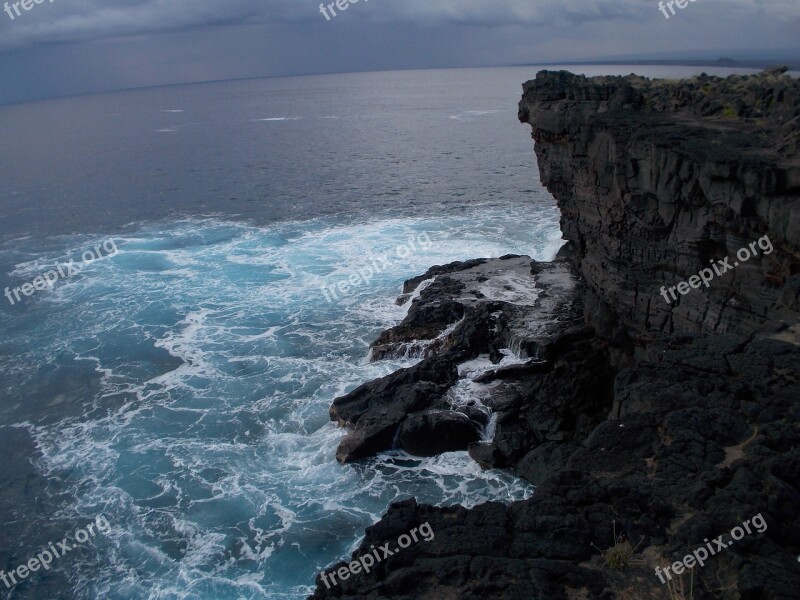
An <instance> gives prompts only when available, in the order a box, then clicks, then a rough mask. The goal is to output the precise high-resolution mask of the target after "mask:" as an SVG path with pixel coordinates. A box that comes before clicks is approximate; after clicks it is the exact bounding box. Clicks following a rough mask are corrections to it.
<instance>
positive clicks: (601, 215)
mask: <svg viewBox="0 0 800 600" xmlns="http://www.w3.org/2000/svg"><path fill="white" fill-rule="evenodd" d="M519 114H520V120H522V121H525V122H527V123H530V124H531V125H532V127H533V137H534V139H535V140H536V154H537V156H538V158H539V170H540V173H541V178H542V182H543V183H544V184H545V185H546V186H547V188H548V189H549V190H550V192H552V194H553V195H554V196H555V197H556V199H557V201H558V205H559V207H560V208H561V214H562V219H561V229H562V231H563V233H564V237H565V238H566V239H568V240H571V241H572V242H573V243H574V247H575V249H576V250H577V253H578V264H579V267H580V270H581V273H582V274H583V276H584V277H585V280H586V282H587V283H588V285H589V287H590V289H591V290H592V291H593V292H594V294H595V295H596V296H597V301H596V303H595V305H594V306H593V307H590V308H593V309H594V310H589V311H588V315H589V316H590V317H592V316H593V315H596V314H598V313H599V314H602V313H612V314H613V315H615V316H616V317H618V318H619V319H621V320H622V321H624V323H625V325H626V327H628V328H634V329H635V330H637V331H638V332H639V333H647V332H651V331H662V332H667V333H670V332H673V331H687V330H689V331H713V332H744V333H751V332H753V331H756V330H757V329H759V328H760V327H762V326H763V324H764V323H765V321H768V320H771V319H782V318H786V319H789V320H790V321H791V324H794V323H796V314H792V313H791V312H789V313H785V312H782V311H781V310H780V309H781V308H782V304H783V303H784V302H786V301H787V300H788V301H789V302H790V303H791V299H792V298H794V297H795V294H794V293H792V292H791V291H788V290H787V291H786V292H784V290H785V289H786V288H787V285H792V284H791V283H790V280H789V278H790V277H791V276H792V275H794V274H797V273H798V272H800V211H798V202H800V160H798V154H797V148H798V140H800V82H798V80H797V79H793V78H789V77H787V76H781V75H780V74H779V73H777V72H771V73H765V74H762V75H759V76H750V77H737V76H732V77H729V78H727V79H720V78H717V77H708V76H700V77H696V78H694V79H691V80H688V81H679V82H668V81H659V80H656V81H651V80H648V79H644V78H641V77H633V76H631V77H599V78H590V79H587V78H586V77H582V76H577V75H572V74H571V73H567V72H564V71H562V72H557V73H556V72H546V71H544V72H541V73H539V74H538V76H537V78H536V79H535V80H534V81H530V82H528V83H527V84H525V86H524V95H523V98H522V101H521V103H520V113H519ZM764 236H767V237H768V241H771V243H772V244H771V245H772V246H773V248H774V249H773V250H772V251H771V252H770V251H769V250H770V248H769V245H768V244H767V242H766V241H765V242H764V246H765V248H764V249H761V248H759V247H758V246H756V249H757V255H756V256H755V257H753V258H750V259H749V260H748V261H747V262H742V264H741V265H740V266H739V267H738V268H736V269H734V270H732V271H730V272H728V273H725V274H724V275H721V276H716V274H715V277H714V279H713V280H712V281H711V283H710V287H708V288H706V287H705V286H704V285H703V286H702V287H701V288H700V289H692V290H691V291H690V292H689V293H688V294H686V295H680V294H678V293H677V292H675V294H676V296H677V298H678V300H677V302H675V301H673V302H672V304H669V303H667V301H665V300H664V298H663V297H662V296H661V288H662V286H663V287H665V288H669V287H671V286H676V285H677V284H678V283H679V282H681V281H686V280H689V278H690V277H691V276H693V275H696V274H697V273H699V272H700V271H701V270H702V269H706V268H708V267H710V262H711V261H712V260H713V261H718V260H722V259H724V258H726V257H730V259H731V260H730V264H731V265H733V263H734V262H738V259H737V257H736V253H737V251H738V250H740V249H741V248H747V247H748V246H749V245H750V244H751V243H754V242H756V243H757V242H758V240H760V239H763V238H764ZM701 285H702V284H701ZM792 289H796V288H792ZM668 297H669V296H668ZM589 304H590V303H588V302H587V307H588V306H589ZM790 308H791V306H790ZM795 310H796V309H795ZM601 318H602V317H601ZM591 322H592V323H593V324H594V325H598V322H597V320H593V321H591ZM605 333H606V335H611V334H610V332H605Z"/></svg>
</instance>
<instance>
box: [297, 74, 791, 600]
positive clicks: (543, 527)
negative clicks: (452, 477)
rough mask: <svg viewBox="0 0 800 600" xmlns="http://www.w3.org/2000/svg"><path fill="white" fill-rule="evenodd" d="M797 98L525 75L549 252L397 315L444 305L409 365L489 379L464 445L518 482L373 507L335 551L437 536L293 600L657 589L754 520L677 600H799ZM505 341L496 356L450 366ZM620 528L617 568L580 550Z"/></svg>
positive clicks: (772, 92) (758, 88)
mask: <svg viewBox="0 0 800 600" xmlns="http://www.w3.org/2000/svg"><path fill="white" fill-rule="evenodd" d="M799 90H800V83H799V82H798V81H797V80H796V79H791V78H789V77H787V76H785V75H784V74H783V70H776V71H771V72H767V73H763V74H761V75H758V76H748V77H744V76H732V77H729V78H727V79H719V78H714V77H708V76H706V75H702V76H700V77H697V78H694V79H692V80H688V81H684V82H658V81H649V80H646V79H644V78H641V77H636V76H630V77H625V78H618V77H601V78H592V79H587V78H584V77H578V76H575V75H571V74H569V73H565V72H560V73H550V72H542V73H540V74H539V75H538V76H537V79H536V81H534V82H529V83H528V84H526V86H525V95H524V97H523V100H522V103H521V105H520V118H521V119H522V120H523V121H526V122H530V123H531V124H532V125H533V127H534V138H535V139H536V142H537V143H536V151H537V156H538V158H539V166H540V171H541V173H542V179H543V181H544V182H545V183H546V184H547V185H548V188H549V189H550V190H551V191H552V192H553V194H554V195H555V196H556V199H557V201H558V203H559V206H560V207H561V211H562V230H563V231H564V233H565V236H566V237H567V238H568V239H569V240H570V243H569V244H568V246H567V247H566V248H565V249H562V252H560V253H559V260H557V261H556V262H554V263H532V264H529V265H527V269H528V274H529V275H530V277H532V278H533V281H534V285H533V286H529V287H527V288H526V286H523V288H524V289H528V290H529V293H528V296H527V297H525V294H519V295H517V296H515V297H514V298H505V299H501V298H499V297H497V296H496V293H495V292H496V290H497V289H498V288H497V287H496V286H495V287H494V288H493V289H494V290H495V292H490V293H489V294H483V292H481V294H480V295H479V294H477V293H475V292H480V291H481V288H480V287H478V286H479V285H482V284H483V283H485V281H487V280H490V279H491V273H489V275H487V274H486V273H487V272H490V271H492V270H494V276H495V277H497V274H498V272H499V271H500V270H501V269H500V267H499V265H498V264H497V263H495V264H492V261H486V262H482V263H481V264H480V265H471V266H469V267H465V268H463V269H458V268H456V269H453V270H451V271H448V273H447V274H446V276H447V277H449V278H452V279H453V280H454V281H459V282H460V284H461V285H460V286H458V289H459V291H458V294H460V296H459V297H458V299H456V298H455V297H454V296H452V294H451V295H450V296H447V292H446V291H445V288H446V287H447V286H443V287H442V291H441V294H440V295H437V294H433V295H430V296H428V297H426V298H425V299H423V300H421V301H420V299H421V298H422V295H421V294H420V298H418V299H417V301H420V302H419V304H418V305H417V306H416V307H414V306H413V305H412V307H411V308H412V310H418V311H423V312H424V311H427V310H429V309H431V307H432V306H434V303H436V302H447V301H455V300H458V301H459V302H462V303H463V305H464V313H463V317H462V319H461V321H460V322H459V323H458V325H457V326H456V327H455V328H454V329H453V331H452V332H450V333H449V334H447V335H444V336H443V338H442V339H441V340H438V341H437V342H436V343H431V344H429V345H428V346H427V355H428V357H429V358H427V359H425V360H426V361H430V360H433V359H434V358H435V357H438V358H439V359H443V360H446V359H447V360H451V361H455V362H453V363H451V366H452V368H456V369H458V370H459V373H460V375H457V377H462V378H463V377H467V376H469V377H471V378H472V381H473V382H478V380H480V381H481V382H484V383H490V384H491V395H490V397H488V398H486V399H485V400H484V401H483V403H484V405H485V406H487V407H488V408H490V409H491V410H492V411H493V412H494V418H495V434H494V437H493V439H492V440H491V441H484V442H479V443H473V444H471V445H470V446H469V452H470V455H471V456H472V457H473V458H474V459H475V460H476V461H477V462H478V463H479V464H481V466H483V467H484V468H493V467H496V468H511V469H513V470H514V471H515V472H516V473H517V474H519V475H520V476H522V477H525V478H526V479H528V480H529V481H531V482H533V483H534V484H535V485H536V492H535V494H534V495H533V496H532V497H531V498H528V499H527V500H524V501H520V502H515V503H513V504H511V505H509V506H505V505H502V504H497V503H487V504H483V505H480V506H477V507H475V508H474V509H472V510H465V509H464V508H462V507H459V506H456V507H441V508H437V507H432V506H425V505H418V504H417V503H416V502H415V501H413V500H409V501H406V502H403V503H398V504H394V505H392V506H391V507H390V508H389V510H388V511H387V513H386V514H385V515H384V517H383V518H382V519H381V521H380V522H378V523H377V524H376V525H374V526H373V527H371V528H369V529H368V530H367V535H366V538H365V540H364V543H363V544H362V546H361V548H360V549H359V550H356V552H355V554H354V556H358V555H360V553H363V552H365V551H367V548H369V547H370V545H372V544H375V545H378V544H381V543H384V542H394V540H396V539H397V536H398V535H400V534H401V533H404V532H406V531H407V530H409V529H410V528H412V527H414V526H416V525H418V524H419V523H422V522H428V523H430V525H431V526H432V528H433V530H434V531H435V532H436V538H435V540H432V541H430V542H424V543H421V544H419V545H416V546H412V547H410V548H408V549H406V550H404V551H402V552H401V553H399V554H397V555H395V556H393V557H391V558H390V559H389V560H388V561H387V562H386V563H384V564H382V565H381V568H380V569H377V570H375V571H373V572H372V573H370V574H364V575H361V576H358V577H355V578H351V579H349V580H348V581H346V582H343V583H342V585H341V586H340V587H337V588H335V589H333V590H327V589H326V588H325V587H323V585H321V583H320V582H319V581H318V585H317V589H316V592H315V594H314V595H313V596H312V598H314V599H317V600H319V599H322V598H332V597H346V598H351V599H362V598H363V599H365V600H366V599H367V598H395V599H409V600H410V599H412V598H415V599H416V598H437V599H438V598H444V599H450V598H452V599H453V600H456V599H458V600H461V599H476V600H477V599H478V598H480V599H481V600H483V599H495V598H496V599H517V598H519V599H523V598H524V599H525V600H527V599H529V598H534V599H537V600H538V599H544V598H547V599H550V598H555V599H561V600H568V599H579V598H580V599H590V598H591V599H612V598H636V599H637V600H639V599H642V600H644V599H651V598H652V599H656V598H665V597H667V595H669V592H668V590H667V589H666V586H665V585H663V584H662V583H661V582H660V581H659V579H658V578H657V577H656V575H655V574H654V568H655V567H656V566H659V567H665V566H667V565H671V564H672V563H673V562H674V561H676V560H679V559H681V558H683V557H684V556H686V555H688V554H690V553H691V552H692V551H693V550H694V549H696V548H698V547H701V546H703V545H704V540H706V539H709V540H710V539H713V538H716V537H717V536H720V535H723V534H727V535H728V536H729V532H730V531H731V529H732V528H734V527H737V526H739V525H740V524H742V522H743V521H745V520H747V519H750V518H752V517H754V516H756V515H761V516H762V517H763V519H764V522H765V523H766V524H767V526H768V527H767V528H766V529H764V530H763V531H754V532H753V533H751V534H748V535H746V536H745V537H744V538H743V539H742V540H740V541H737V542H736V543H735V544H732V545H730V546H729V547H728V548H726V549H724V550H722V551H721V552H718V553H716V554H714V555H712V556H711V557H709V558H708V559H707V561H706V564H705V565H704V566H702V567H700V566H697V567H696V568H695V569H694V571H693V581H694V584H693V589H692V590H691V591H690V590H689V589H688V587H689V579H688V577H683V578H682V581H683V583H684V585H685V586H686V593H685V596H686V597H690V596H691V597H692V598H694V599H695V600H712V599H715V600H716V599H720V598H721V599H723V600H734V599H736V600H740V599H746V600H754V599H764V600H766V599H769V600H789V599H795V598H800V593H798V590H799V589H800V570H798V563H797V557H798V556H800V542H798V539H800V537H799V536H798V534H800V429H799V428H798V425H797V423H798V422H799V419H800V404H798V399H800V325H798V323H800V315H798V313H797V310H798V299H797V298H798V289H799V287H798V283H797V281H798V273H800V266H799V265H800V262H799V259H798V257H800V252H798V247H800V205H798V202H797V201H798V195H799V194H800V170H798V168H799V167H800V162H798V155H797V146H798V123H799V122H800V120H799V119H798V115H799V114H800V94H799V93H798V91H799ZM762 235H769V239H770V240H771V242H772V244H773V247H774V252H773V253H771V254H769V255H766V256H765V257H763V260H759V261H756V262H754V263H752V264H748V265H746V266H744V267H738V268H737V269H736V270H735V272H734V273H733V275H732V276H728V277H721V278H718V279H715V280H714V281H713V284H712V286H711V287H710V288H709V289H708V290H706V289H702V290H700V289H695V290H692V292H691V293H690V294H688V295H686V296H682V297H681V301H680V302H678V303H677V304H676V305H674V306H668V305H666V303H665V302H664V301H663V300H662V299H660V297H659V288H660V286H661V285H664V284H667V283H669V282H670V281H672V280H673V279H674V278H675V277H679V278H682V279H685V278H688V276H689V275H691V274H694V273H696V272H697V271H699V269H700V268H703V267H704V266H705V265H706V264H707V259H710V258H714V259H716V258H722V257H723V256H725V255H731V254H733V253H735V252H736V250H737V249H739V248H741V247H743V246H746V245H747V244H749V243H750V242H752V241H755V240H756V239H758V237H759V236H762ZM514 260H519V259H510V262H509V261H507V262H506V266H508V265H510V264H513V261H514ZM564 261H570V262H572V263H574V264H575V265H576V267H577V268H578V269H579V270H580V273H581V275H582V277H581V280H578V281H576V280H575V278H573V277H572V276H571V274H570V269H569V266H568V264H567V263H566V262H564ZM522 267H523V265H522V264H518V265H517V266H516V267H514V268H513V271H514V273H520V272H521V270H522ZM477 269H483V270H484V273H483V274H481V275H478V271H477ZM442 275H445V273H442ZM428 279H430V277H429V278H428ZM419 281H422V280H419ZM434 284H435V281H434ZM490 288H491V286H490ZM452 289H453V290H454V289H455V288H452ZM410 291H411V290H407V292H408V293H410ZM487 296H488V297H487ZM415 302H416V301H415ZM492 302H496V303H498V304H496V305H492V304H490V303H492ZM659 302H661V303H662V304H664V306H661V305H660V304H659ZM665 306H666V307H667V308H665ZM488 308H491V309H492V311H491V312H489V311H488ZM434 312H435V311H434ZM414 318H415V319H422V320H423V321H424V317H423V316H415V317H414ZM408 331H410V329H409V330H408ZM467 331H472V332H473V333H471V334H468V335H467V334H466V333H465V332H467ZM457 332H461V334H459V335H460V337H459V335H457ZM439 335H441V333H440V334H439ZM397 338H398V340H402V339H403V336H402V333H401V330H398V335H397ZM406 341H407V340H406ZM512 344H513V345H514V348H515V351H516V354H517V356H518V358H519V362H518V364H516V365H514V366H511V367H509V366H504V365H500V366H495V367H494V368H489V369H484V370H483V371H481V372H479V373H475V372H472V373H467V371H466V370H465V367H464V363H463V362H462V361H464V360H466V358H467V357H470V358H472V357H475V356H477V355H478V354H480V355H485V356H490V357H491V358H492V359H493V360H494V361H495V362H499V360H500V356H501V354H502V352H501V350H502V349H503V348H508V347H510V346H511V345H512ZM525 359H528V360H525ZM456 365H457V366H456ZM451 375H452V371H451ZM407 383H408V384H409V385H413V379H412V380H410V381H408V382H407ZM367 400H368V399H367V398H362V401H364V402H366V401H367ZM439 400H440V401H441V400H442V399H441V398H440V399H439ZM367 404H370V405H371V402H367ZM436 409H437V407H436V406H435V402H433V403H431V406H429V407H428V408H427V409H426V410H436ZM419 414H420V413H417V414H416V415H414V417H413V418H414V419H415V421H416V420H417V419H419V420H423V421H424V420H425V417H422V416H419ZM459 418H461V419H464V417H459ZM620 536H623V537H624V539H626V540H630V541H631V542H632V544H631V545H632V546H636V550H635V557H634V560H633V561H632V562H631V563H630V564H629V565H628V566H627V567H626V568H625V569H624V570H623V571H621V572H617V571H614V570H613V569H611V568H610V566H609V564H608V563H607V562H606V560H605V559H604V558H603V557H602V556H601V551H603V550H606V549H607V548H610V547H612V546H614V545H615V544H616V543H618V542H620V540H621V539H623V538H621V537H620ZM598 548H599V549H598Z"/></svg>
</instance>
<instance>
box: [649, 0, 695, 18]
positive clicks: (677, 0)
mask: <svg viewBox="0 0 800 600" xmlns="http://www.w3.org/2000/svg"><path fill="white" fill-rule="evenodd" d="M690 2H692V3H694V2H697V0H669V2H666V3H665V2H664V1H663V0H662V1H661V2H659V3H658V10H660V11H661V12H662V13H664V16H665V17H666V18H667V19H669V13H668V12H667V7H669V10H670V12H671V13H672V15H673V16H674V15H675V14H677V13H676V12H675V6H677V7H678V8H680V9H681V10H683V9H684V8H686V7H687V6H689V3H690Z"/></svg>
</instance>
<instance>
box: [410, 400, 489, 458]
mask: <svg viewBox="0 0 800 600" xmlns="http://www.w3.org/2000/svg"><path fill="white" fill-rule="evenodd" d="M479 439H480V432H479V431H478V427H476V425H475V423H474V422H473V421H471V420H470V419H469V417H467V416H466V415H463V414H461V413H457V412H443V411H441V412H427V413H422V414H419V413H418V414H414V415H411V416H409V417H408V418H407V419H406V420H405V421H403V424H402V425H401V426H400V432H399V433H398V436H397V445H398V446H399V447H400V448H402V449H403V450H405V451H406V452H408V453H409V454H414V455H416V456H436V455H437V454H442V453H443V452H455V451H456V450H466V449H467V448H468V447H469V445H470V444H471V443H472V442H476V441H478V440H479Z"/></svg>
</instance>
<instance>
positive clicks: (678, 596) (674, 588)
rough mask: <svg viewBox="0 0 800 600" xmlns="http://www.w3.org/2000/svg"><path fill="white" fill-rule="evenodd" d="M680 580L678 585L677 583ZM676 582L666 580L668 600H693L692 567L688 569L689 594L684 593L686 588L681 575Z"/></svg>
mask: <svg viewBox="0 0 800 600" xmlns="http://www.w3.org/2000/svg"><path fill="white" fill-rule="evenodd" d="M678 582H680V585H679V584H678ZM678 582H675V581H672V580H671V579H670V580H669V581H667V592H668V593H669V600H694V569H689V595H688V596H687V595H686V588H685V587H684V585H683V577H681V578H680V579H679V580H678Z"/></svg>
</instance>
